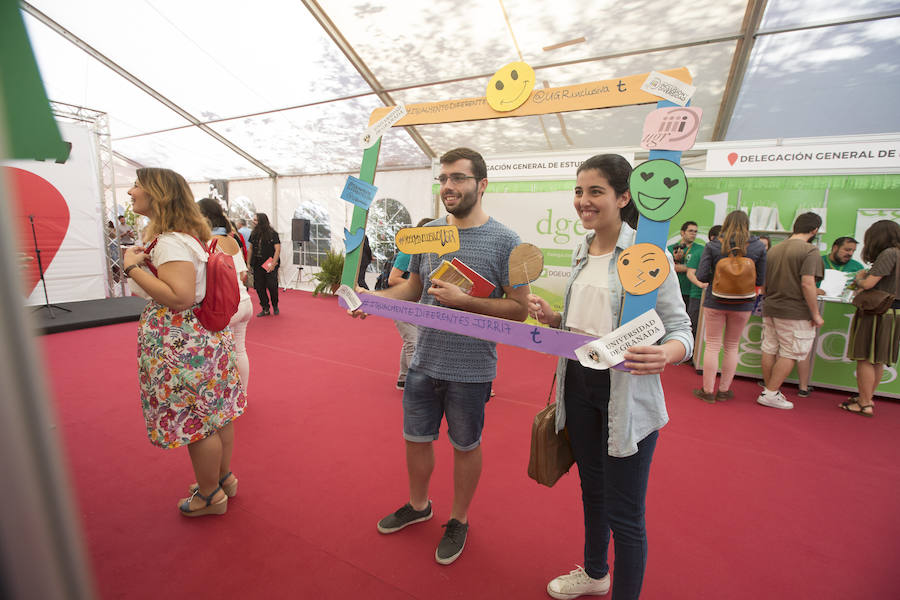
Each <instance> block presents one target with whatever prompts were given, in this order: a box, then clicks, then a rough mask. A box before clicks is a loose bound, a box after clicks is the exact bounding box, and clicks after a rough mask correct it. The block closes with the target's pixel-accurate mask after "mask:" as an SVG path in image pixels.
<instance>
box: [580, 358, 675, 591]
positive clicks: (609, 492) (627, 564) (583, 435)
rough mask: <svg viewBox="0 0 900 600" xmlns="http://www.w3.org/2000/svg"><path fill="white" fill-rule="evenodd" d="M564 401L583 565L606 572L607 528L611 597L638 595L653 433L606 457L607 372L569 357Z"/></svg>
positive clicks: (597, 575)
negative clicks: (612, 558)
mask: <svg viewBox="0 0 900 600" xmlns="http://www.w3.org/2000/svg"><path fill="white" fill-rule="evenodd" d="M565 403H566V427H567V428H568V430H569V439H570V440H571V442H572V453H573V454H574V455H575V462H576V463H577V464H578V473H579V475H580V477H581V499H582V502H583V504H584V570H585V571H586V572H587V574H588V575H590V576H591V577H594V578H595V579H599V578H601V577H604V576H605V575H606V574H607V573H608V572H609V563H608V562H607V550H608V548H609V534H610V530H612V535H613V539H614V540H615V545H616V562H615V577H613V588H612V592H613V593H612V597H613V598H614V599H615V600H629V599H632V598H638V596H640V594H641V584H642V583H643V580H644V568H645V567H646V565H647V531H646V528H645V525H644V512H645V509H646V504H645V500H646V498H647V480H648V479H649V477H650V463H651V461H652V460H653V451H654V449H655V448H656V439H657V438H658V437H659V433H658V432H656V431H654V432H653V433H651V434H650V435H648V436H647V437H646V438H644V439H643V440H641V441H640V442H639V443H638V452H637V454H635V455H633V456H629V457H626V458H613V457H611V456H609V455H608V454H607V439H608V437H609V424H608V417H609V415H608V411H609V409H608V403H609V371H596V370H594V369H588V368H585V367H582V366H581V365H580V364H579V363H578V362H577V361H574V360H570V361H569V363H568V366H567V367H566V397H565Z"/></svg>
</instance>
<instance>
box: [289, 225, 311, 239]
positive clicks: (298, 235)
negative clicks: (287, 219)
mask: <svg viewBox="0 0 900 600" xmlns="http://www.w3.org/2000/svg"><path fill="white" fill-rule="evenodd" d="M291 241H292V242H308V241H309V219H291Z"/></svg>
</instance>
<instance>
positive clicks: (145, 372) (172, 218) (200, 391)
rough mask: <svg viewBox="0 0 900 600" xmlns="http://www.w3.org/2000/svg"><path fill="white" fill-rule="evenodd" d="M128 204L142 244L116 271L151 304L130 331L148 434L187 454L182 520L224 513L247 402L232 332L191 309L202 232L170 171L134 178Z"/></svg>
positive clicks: (182, 185) (200, 290) (198, 285)
mask: <svg viewBox="0 0 900 600" xmlns="http://www.w3.org/2000/svg"><path fill="white" fill-rule="evenodd" d="M128 195H129V196H131V200H132V203H133V209H134V212H136V213H138V214H140V215H143V216H145V217H147V218H149V219H150V225H149V226H148V227H147V229H146V231H145V234H144V240H143V244H144V245H142V246H134V247H131V248H128V249H127V250H126V252H125V257H124V271H123V272H124V274H125V275H126V276H128V277H130V278H131V288H132V291H133V292H134V293H135V294H136V295H139V296H142V297H144V298H147V299H148V300H149V302H148V303H147V307H146V308H145V309H144V311H143V313H142V314H141V320H140V326H139V330H138V368H139V376H140V388H141V406H142V408H143V411H144V418H145V420H146V422H147V434H148V436H149V437H150V442H151V443H153V444H154V445H156V446H160V447H161V448H177V447H179V446H187V447H188V453H189V455H190V458H191V464H192V465H193V468H194V474H195V475H196V477H197V483H196V484H195V485H193V486H191V488H190V489H191V490H192V492H193V493H192V494H191V496H190V497H188V498H184V499H182V500H181V501H180V502H179V504H178V508H179V510H180V511H181V514H182V515H184V516H186V517H197V516H202V515H209V514H224V513H225V511H226V510H227V508H228V498H229V497H230V496H234V494H235V493H236V492H237V479H236V478H235V477H234V475H233V474H232V473H231V471H230V463H231V453H232V449H233V447H234V424H233V421H234V419H235V418H237V417H239V416H240V415H241V414H243V412H244V408H245V406H246V398H245V396H244V391H243V388H242V386H241V383H240V378H239V375H238V369H237V363H236V361H235V353H234V338H233V337H232V333H231V330H229V329H227V328H226V329H224V330H222V331H217V332H213V331H209V330H207V329H206V328H205V327H203V325H202V324H201V323H200V321H199V320H198V319H197V317H196V315H195V314H194V312H193V310H192V308H193V307H194V306H196V305H197V304H198V303H200V302H201V301H202V300H203V298H204V297H205V295H206V261H207V252H206V250H205V248H204V244H206V243H207V242H208V241H209V239H210V237H211V234H210V229H209V225H208V224H207V222H206V219H204V218H203V215H201V214H200V210H199V209H198V208H197V205H196V204H195V203H194V198H193V195H192V194H191V190H190V188H189V187H188V185H187V182H186V181H185V180H184V178H183V177H182V176H181V175H179V174H178V173H175V172H174V171H170V170H169V169H155V168H153V169H138V171H137V181H135V183H134V186H133V187H132V188H131V189H130V190H128Z"/></svg>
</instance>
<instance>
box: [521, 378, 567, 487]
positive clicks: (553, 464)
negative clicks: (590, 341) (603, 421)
mask: <svg viewBox="0 0 900 600" xmlns="http://www.w3.org/2000/svg"><path fill="white" fill-rule="evenodd" d="M555 388H556V375H555V374H554V375H553V383H551V384H550V396H549V397H548V398H547V405H546V406H545V407H544V408H543V409H541V411H540V412H539V413H538V414H537V416H535V417H534V423H533V424H532V426H531V457H530V458H529V459H528V476H529V477H531V478H532V479H534V480H535V481H537V482H538V483H540V484H541V485H546V486H547V487H553V484H555V483H556V482H557V481H558V480H559V478H560V477H562V476H563V475H565V474H566V473H568V472H569V469H571V468H572V464H574V462H575V458H574V457H573V456H572V446H571V445H570V444H569V433H568V432H567V431H566V430H565V429H563V430H562V431H561V432H559V434H557V433H556V402H552V403H551V402H550V399H551V398H552V397H553V392H554V390H555Z"/></svg>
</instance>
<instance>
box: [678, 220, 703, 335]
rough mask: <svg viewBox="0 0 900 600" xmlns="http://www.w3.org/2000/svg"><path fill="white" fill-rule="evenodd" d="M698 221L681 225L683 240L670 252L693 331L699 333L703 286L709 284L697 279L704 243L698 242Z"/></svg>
mask: <svg viewBox="0 0 900 600" xmlns="http://www.w3.org/2000/svg"><path fill="white" fill-rule="evenodd" d="M696 239H697V223H696V222H694V221H685V223H684V225H682V226H681V241H679V242H677V243H675V244H672V245H671V246H669V252H671V253H672V258H673V260H674V261H675V273H676V274H677V275H678V283H679V284H681V298H682V300H684V306H685V308H686V309H687V314H688V316H689V317H690V318H691V331H692V332H693V333H694V335H697V319H698V317H699V315H700V297H701V295H702V293H703V288H705V287H706V286H707V285H708V284H706V283H703V282H701V281H700V280H699V279H697V276H696V274H695V273H696V271H697V267H699V266H700V256H701V255H702V254H703V248H704V246H703V244H701V243H699V242H696Z"/></svg>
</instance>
